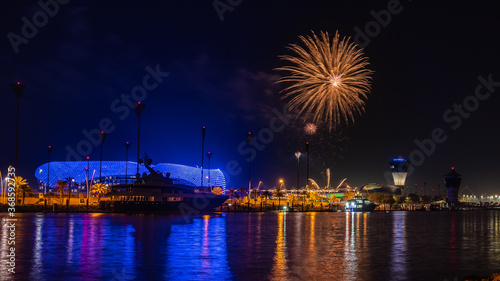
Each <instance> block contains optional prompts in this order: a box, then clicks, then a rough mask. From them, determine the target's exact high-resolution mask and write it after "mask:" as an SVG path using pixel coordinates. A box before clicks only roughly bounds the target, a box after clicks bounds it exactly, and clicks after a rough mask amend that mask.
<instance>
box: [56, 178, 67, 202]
mask: <svg viewBox="0 0 500 281" xmlns="http://www.w3.org/2000/svg"><path fill="white" fill-rule="evenodd" d="M66 185H67V182H66V181H65V180H58V181H57V182H56V188H55V190H56V191H59V201H60V203H61V205H62V198H63V196H64V189H66Z"/></svg>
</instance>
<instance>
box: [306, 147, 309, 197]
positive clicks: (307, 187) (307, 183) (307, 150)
mask: <svg viewBox="0 0 500 281" xmlns="http://www.w3.org/2000/svg"><path fill="white" fill-rule="evenodd" d="M306 157H307V170H306V172H307V174H306V189H309V142H306Z"/></svg>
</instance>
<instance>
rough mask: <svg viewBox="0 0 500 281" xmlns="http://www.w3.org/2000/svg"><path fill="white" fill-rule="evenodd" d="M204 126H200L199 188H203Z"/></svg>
mask: <svg viewBox="0 0 500 281" xmlns="http://www.w3.org/2000/svg"><path fill="white" fill-rule="evenodd" d="M204 150H205V126H203V128H201V183H200V189H201V190H203V158H205V151H204Z"/></svg>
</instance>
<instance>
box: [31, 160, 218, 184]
mask: <svg viewBox="0 0 500 281" xmlns="http://www.w3.org/2000/svg"><path fill="white" fill-rule="evenodd" d="M87 164H88V167H89V171H90V173H89V177H90V178H91V179H92V178H93V179H94V180H96V179H98V178H99V164H100V162H99V161H88V162H87V161H72V162H50V172H49V173H48V174H49V175H50V184H49V186H52V187H53V186H55V184H56V182H57V181H58V180H63V179H65V178H67V177H72V178H74V179H75V181H76V182H78V183H83V182H85V181H86V174H87V173H86V171H87ZM126 164H127V165H126ZM125 167H127V177H128V178H129V180H128V182H129V183H132V182H133V179H131V177H132V176H135V174H136V169H137V162H132V161H128V163H126V162H125V161H102V171H101V173H102V175H101V176H102V179H103V182H104V181H106V182H109V183H116V184H118V183H125ZM151 168H153V169H154V170H156V171H159V172H160V173H163V174H166V173H170V178H172V179H173V180H174V182H175V181H176V182H177V183H178V184H185V185H190V186H200V183H201V168H196V167H190V166H185V165H179V164H170V163H159V164H156V165H151ZM48 169H49V164H48V163H45V164H43V165H41V166H39V167H38V168H37V169H36V171H35V177H36V178H37V180H38V182H39V183H40V184H43V185H45V184H46V183H47V172H48ZM139 172H140V173H141V175H142V174H143V173H146V174H149V172H148V170H147V169H146V167H144V166H139ZM209 174H210V176H209ZM203 176H204V179H203V186H220V187H222V188H223V189H225V187H226V179H225V177H224V174H223V173H222V172H221V170H219V169H210V172H209V170H208V169H203ZM208 177H210V184H209V182H208Z"/></svg>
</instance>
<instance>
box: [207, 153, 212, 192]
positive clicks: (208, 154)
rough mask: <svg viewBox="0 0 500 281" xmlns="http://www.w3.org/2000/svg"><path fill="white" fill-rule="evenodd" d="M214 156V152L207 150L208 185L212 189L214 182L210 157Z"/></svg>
mask: <svg viewBox="0 0 500 281" xmlns="http://www.w3.org/2000/svg"><path fill="white" fill-rule="evenodd" d="M211 157H212V152H210V151H209V152H207V158H208V187H209V188H210V190H211V189H212V183H211V182H210V158H211Z"/></svg>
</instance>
